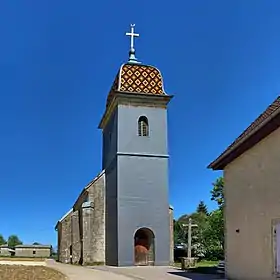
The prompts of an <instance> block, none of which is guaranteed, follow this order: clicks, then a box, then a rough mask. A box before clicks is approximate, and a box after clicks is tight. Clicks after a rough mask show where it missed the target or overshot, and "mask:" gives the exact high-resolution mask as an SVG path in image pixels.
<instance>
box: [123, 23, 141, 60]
mask: <svg viewBox="0 0 280 280" xmlns="http://www.w3.org/2000/svg"><path fill="white" fill-rule="evenodd" d="M134 27H135V24H130V28H131V29H130V32H126V33H125V35H126V36H130V51H129V62H132V63H139V62H138V61H137V59H136V57H135V49H134V37H139V34H137V33H134Z"/></svg>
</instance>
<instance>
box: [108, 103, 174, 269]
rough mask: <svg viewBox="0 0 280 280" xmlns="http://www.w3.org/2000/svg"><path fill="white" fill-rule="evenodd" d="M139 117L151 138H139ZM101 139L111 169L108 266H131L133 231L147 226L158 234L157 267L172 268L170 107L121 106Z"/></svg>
mask: <svg viewBox="0 0 280 280" xmlns="http://www.w3.org/2000/svg"><path fill="white" fill-rule="evenodd" d="M141 115H144V116H146V117H147V118H148V120H149V129H150V131H149V137H139V136H138V126H137V123H138V118H139V117H140V116H141ZM110 132H111V135H110V134H109V133H110ZM109 135H110V136H109ZM103 136H104V140H103V143H104V149H103V152H104V153H106V155H103V167H104V168H107V169H108V170H106V215H107V216H106V248H107V250H109V251H108V252H107V254H106V256H107V260H106V261H107V264H109V265H119V266H128V265H133V264H134V233H135V232H136V231H137V229H139V228H141V227H148V228H150V229H151V230H152V231H153V232H154V234H155V265H168V264H169V261H170V228H169V213H168V209H169V204H168V157H167V154H168V151H167V112H166V109H163V108H152V107H144V106H143V107H141V106H137V107H134V106H125V105H118V108H117V111H116V112H115V113H114V115H113V116H112V118H111V120H110V122H109V123H108V124H107V127H106V128H105V129H104V131H103ZM109 138H110V141H109V140H108V139H109ZM114 215H115V216H114ZM107 217H108V218H107ZM109 219H110V220H109ZM108 253H109V254H110V256H108Z"/></svg>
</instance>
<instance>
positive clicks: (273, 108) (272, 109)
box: [209, 96, 280, 168]
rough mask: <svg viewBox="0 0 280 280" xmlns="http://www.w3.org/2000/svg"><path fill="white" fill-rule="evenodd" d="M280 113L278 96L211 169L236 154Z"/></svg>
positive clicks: (279, 98)
mask: <svg viewBox="0 0 280 280" xmlns="http://www.w3.org/2000/svg"><path fill="white" fill-rule="evenodd" d="M277 111H278V113H280V96H278V97H277V98H276V99H275V100H274V102H273V103H272V104H271V105H270V106H268V108H267V109H266V110H265V111H264V112H263V113H262V114H261V115H259V117H258V118H257V119H256V120H255V121H254V122H252V123H251V125H250V126H249V127H248V128H247V129H245V131H244V132H243V133H242V134H241V135H240V136H239V137H237V138H236V139H235V141H234V142H233V143H232V144H231V145H229V147H228V148H227V149H226V150H225V151H224V152H223V153H222V154H221V155H220V156H219V157H218V158H217V159H216V160H215V161H213V162H212V163H211V164H210V165H209V167H210V168H212V167H213V166H214V165H217V164H218V163H219V162H220V161H221V160H222V159H223V158H224V157H225V156H226V155H228V154H229V153H232V152H234V150H236V149H237V148H238V147H239V146H240V145H241V144H242V142H243V141H244V140H245V139H246V138H247V137H249V136H252V135H254V134H255V133H256V132H257V131H259V129H260V128H261V127H262V125H264V123H265V122H266V121H268V120H269V119H270V118H271V117H273V115H274V113H277Z"/></svg>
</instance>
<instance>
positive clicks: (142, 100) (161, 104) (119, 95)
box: [98, 91, 173, 129]
mask: <svg viewBox="0 0 280 280" xmlns="http://www.w3.org/2000/svg"><path fill="white" fill-rule="evenodd" d="M172 98H173V95H155V94H144V93H137V92H135V93H132V92H123V91H121V92H120V91H115V92H114V95H113V99H112V100H111V102H110V104H109V106H108V107H107V108H106V110H105V113H104V114H103V117H102V119H101V121H100V123H99V126H98V128H100V129H103V128H104V127H105V126H106V124H107V122H108V120H109V119H110V117H111V115H112V113H113V112H114V110H115V109H116V107H117V105H129V106H134V107H136V106H141V107H153V108H167V105H168V103H169V102H170V100H171V99H172Z"/></svg>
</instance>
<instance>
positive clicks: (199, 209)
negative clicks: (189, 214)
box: [196, 200, 208, 215]
mask: <svg viewBox="0 0 280 280" xmlns="http://www.w3.org/2000/svg"><path fill="white" fill-rule="evenodd" d="M196 212H197V213H202V214H205V215H208V209H207V206H206V204H205V203H204V201H202V200H201V201H200V202H199V204H198V206H197V208H196Z"/></svg>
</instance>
